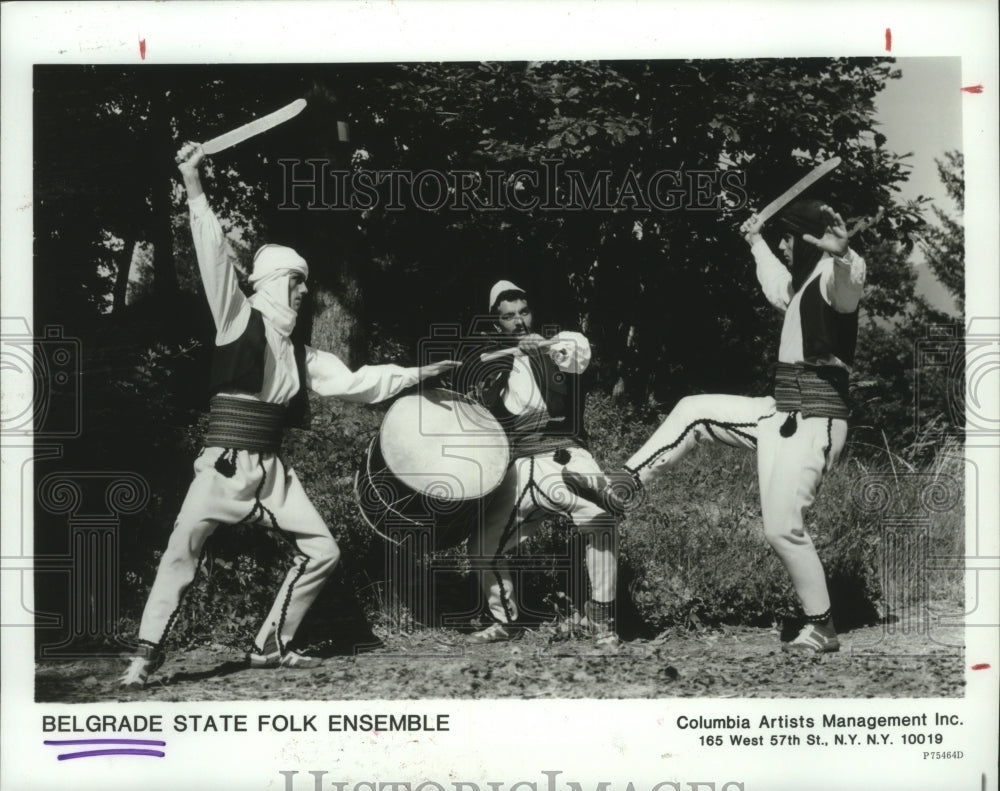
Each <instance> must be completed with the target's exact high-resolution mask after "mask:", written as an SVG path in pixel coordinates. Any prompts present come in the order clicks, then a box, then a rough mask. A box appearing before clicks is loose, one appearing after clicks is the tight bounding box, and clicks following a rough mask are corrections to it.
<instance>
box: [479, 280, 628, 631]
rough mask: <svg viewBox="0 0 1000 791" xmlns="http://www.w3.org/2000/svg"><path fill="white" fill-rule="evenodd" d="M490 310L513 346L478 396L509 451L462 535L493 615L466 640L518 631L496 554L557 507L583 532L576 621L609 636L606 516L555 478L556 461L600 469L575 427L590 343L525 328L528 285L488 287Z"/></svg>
mask: <svg viewBox="0 0 1000 791" xmlns="http://www.w3.org/2000/svg"><path fill="white" fill-rule="evenodd" d="M490 312H491V313H492V314H493V317H494V326H495V328H496V330H497V332H498V333H499V334H500V335H501V336H506V337H507V338H509V339H517V340H518V344H517V350H518V351H517V353H516V354H512V355H509V356H507V357H504V358H502V360H501V361H498V362H497V363H495V364H494V365H493V367H492V368H491V369H490V374H491V375H490V376H488V377H487V381H486V382H484V383H482V384H483V386H482V387H481V388H480V397H481V399H482V400H483V402H484V403H485V404H486V406H487V407H488V408H489V409H490V410H491V411H492V412H493V413H494V414H495V415H496V416H497V417H498V418H499V419H500V422H501V423H502V424H503V426H504V428H505V430H506V431H507V434H508V436H509V438H510V442H511V449H512V455H513V459H514V460H513V462H512V463H511V465H510V468H509V469H508V471H507V475H506V477H505V478H504V480H503V481H502V482H501V484H500V487H499V488H498V489H497V491H496V492H495V494H494V495H493V498H492V499H491V501H490V503H489V505H488V506H487V510H486V514H485V517H484V520H483V525H482V526H481V528H479V529H477V531H475V532H474V533H473V536H472V538H471V539H470V542H469V553H470V555H471V556H473V557H484V556H485V557H488V558H492V563H491V567H490V569H489V570H488V571H484V572H483V576H482V584H483V590H484V592H485V594H486V598H487V603H488V607H489V612H490V614H491V615H492V617H493V618H494V621H495V622H494V623H493V624H492V625H490V626H488V627H487V628H485V629H483V630H481V631H479V632H476V633H474V634H473V635H472V636H471V637H470V640H472V642H477V643H490V642H497V641H501V640H510V639H512V638H514V637H516V636H518V631H517V620H518V615H519V611H518V606H517V597H516V595H515V589H514V585H513V582H512V578H511V574H510V570H509V569H508V568H507V567H506V565H505V563H504V561H503V554H504V552H505V551H506V550H507V549H508V548H510V547H512V546H514V545H515V544H517V543H518V542H520V541H523V540H524V539H526V538H528V537H529V535H531V534H532V533H533V532H534V530H535V529H536V528H537V527H538V524H539V523H540V522H541V520H543V519H545V518H546V517H547V516H549V515H552V514H559V515H563V516H568V517H569V518H570V519H571V520H572V521H573V523H574V525H576V527H577V529H578V530H580V531H581V532H584V533H586V534H587V539H588V544H587V548H586V550H585V556H586V563H587V571H588V573H589V577H590V587H591V591H590V599H589V600H588V601H586V603H585V604H584V619H583V625H584V627H585V628H586V629H587V631H589V632H590V633H591V634H593V635H595V636H596V637H597V640H598V643H599V644H600V645H614V644H615V643H616V642H617V637H616V635H615V632H614V612H613V610H614V598H615V575H616V561H615V545H614V528H615V519H614V517H613V516H612V515H610V514H608V513H607V512H606V511H605V510H603V509H602V508H600V507H598V506H596V505H595V504H594V503H592V502H590V501H588V500H586V499H583V498H581V497H577V496H576V495H575V494H573V493H571V492H569V491H568V490H567V488H566V485H565V484H564V482H563V479H562V471H563V470H564V469H565V470H572V471H575V472H577V473H579V474H582V475H594V474H598V473H600V468H599V467H598V465H597V463H596V462H595V461H594V458H593V457H592V456H591V455H590V452H589V451H588V450H587V449H586V444H585V432H584V429H583V403H584V402H583V395H584V394H583V390H582V387H581V384H580V374H582V373H583V372H584V370H586V368H587V366H588V365H589V364H590V343H589V342H588V341H587V339H586V337H584V336H583V335H582V334H580V333H578V332H560V333H559V334H558V335H556V336H555V337H554V338H553V339H550V340H548V341H547V340H546V339H545V338H543V337H542V336H541V335H538V334H536V333H534V332H532V325H533V321H534V317H533V315H532V311H531V308H530V306H529V305H528V298H527V295H526V294H525V292H524V291H523V290H522V289H520V288H519V287H518V286H516V285H514V284H513V283H511V282H510V281H508V280H501V281H499V282H497V283H496V284H495V285H494V286H493V288H492V289H491V290H490Z"/></svg>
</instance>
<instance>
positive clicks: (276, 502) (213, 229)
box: [121, 143, 456, 687]
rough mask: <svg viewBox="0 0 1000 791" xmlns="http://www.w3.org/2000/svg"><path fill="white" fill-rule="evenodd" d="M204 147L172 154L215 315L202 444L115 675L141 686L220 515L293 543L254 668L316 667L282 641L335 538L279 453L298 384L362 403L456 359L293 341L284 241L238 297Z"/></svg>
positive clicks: (323, 576)
mask: <svg viewBox="0 0 1000 791" xmlns="http://www.w3.org/2000/svg"><path fill="white" fill-rule="evenodd" d="M203 156H204V152H203V151H202V148H201V146H200V145H198V144H196V143H188V144H186V145H185V146H184V147H183V148H181V150H180V152H179V153H178V156H177V161H178V166H179V169H180V171H181V174H182V175H183V177H184V184H185V188H186V189H187V195H188V205H189V207H190V210H191V231H192V234H193V236H194V248H195V254H196V256H197V259H198V268H199V270H200V272H201V277H202V281H203V283H204V285H205V296H206V297H207V299H208V304H209V307H210V308H211V311H212V317H213V319H214V320H215V326H216V336H215V354H214V357H213V361H212V374H211V389H212V393H213V397H212V402H211V413H210V416H209V425H208V432H207V434H206V436H205V443H204V444H205V447H204V449H203V450H202V451H201V453H200V454H199V455H198V458H197V459H196V460H195V463H194V471H195V475H194V480H193V481H192V483H191V486H190V488H189V489H188V493H187V496H186V497H185V499H184V503H183V505H182V506H181V510H180V514H179V515H178V516H177V521H176V522H175V524H174V529H173V532H172V533H171V536H170V540H169V542H168V544H167V548H166V551H165V552H164V553H163V557H162V558H161V559H160V565H159V569H158V570H157V574H156V579H155V581H154V582H153V587H152V589H151V590H150V592H149V598H148V600H147V602H146V607H145V609H144V611H143V614H142V621H141V623H140V626H139V646H138V650H137V651H136V654H135V656H134V657H133V658H132V660H131V662H130V664H129V667H128V669H127V670H126V671H125V674H124V675H123V676H122V679H121V681H122V684H123V685H124V686H128V687H141V686H143V685H144V684H145V682H146V680H147V678H148V676H149V675H150V674H151V673H152V672H154V671H155V670H156V669H157V668H159V667H160V665H162V664H163V661H164V659H165V652H164V642H165V640H166V638H167V635H168V633H169V631H170V627H171V626H172V624H173V622H174V620H175V618H176V617H177V615H178V613H179V611H180V605H181V602H182V600H183V596H184V592H185V591H186V590H187V589H188V587H189V586H190V585H191V583H192V582H193V581H194V578H195V574H196V571H197V568H198V564H199V559H200V556H201V552H202V549H203V547H204V545H205V541H206V540H207V539H208V537H209V536H210V535H211V534H212V533H213V532H214V531H215V528H216V527H217V526H218V525H219V524H220V523H228V524H259V525H263V526H265V527H268V528H276V529H279V530H281V531H283V532H284V533H285V534H286V535H288V536H289V537H290V538H291V539H292V540H293V541H294V543H295V547H296V549H297V554H296V558H295V561H294V563H293V565H292V568H291V569H289V571H288V574H287V575H286V577H285V580H284V583H283V584H282V586H281V588H280V589H279V591H278V594H277V596H276V597H275V600H274V604H273V606H272V607H271V611H270V612H269V613H268V615H267V617H266V618H265V619H264V623H263V624H262V625H261V627H260V631H259V632H258V634H257V638H256V640H255V641H254V647H253V650H252V651H251V652H250V653H249V654H248V655H247V659H248V663H249V665H250V666H251V667H278V666H281V667H299V668H305V667H314V666H315V665H318V664H319V661H320V660H318V659H317V658H315V657H309V656H306V655H304V654H301V653H298V652H297V651H295V650H293V649H292V648H291V645H290V644H291V643H292V639H293V638H294V636H295V632H296V630H297V629H298V627H299V625H300V623H301V622H302V619H303V617H304V616H305V614H306V611H307V610H308V609H309V606H310V605H311V604H312V603H313V601H314V600H315V599H316V596H317V595H318V594H319V592H320V590H321V588H322V587H323V585H324V583H325V582H326V581H327V579H328V578H329V577H330V574H331V573H332V572H333V570H334V567H335V566H336V565H337V561H338V559H339V556H340V552H339V550H338V548H337V542H336V541H335V540H334V538H333V536H332V535H331V534H330V530H329V529H328V528H327V526H326V524H325V523H324V521H323V518H322V517H321V516H320V514H319V512H318V511H317V510H316V508H315V507H314V506H313V504H312V503H311V502H310V501H309V498H308V496H307V495H306V493H305V490H304V489H303V488H302V484H301V483H300V482H299V479H298V477H297V476H296V474H295V471H294V470H293V469H292V468H291V467H289V466H286V465H285V463H284V462H283V461H282V459H281V456H280V455H279V451H280V446H281V437H282V431H283V428H284V427H285V426H287V425H302V422H303V420H304V419H305V416H306V412H307V408H308V399H307V396H306V388H308V389H309V390H312V391H313V392H315V393H317V394H319V395H321V396H336V397H338V398H342V399H345V400H347V401H356V402H361V403H366V404H372V403H376V402H378V401H382V400H384V399H387V398H390V397H392V396H394V395H396V394H397V393H399V392H400V391H401V390H404V389H405V388H407V387H411V386H413V385H415V384H416V383H417V382H418V381H420V380H421V379H425V378H427V377H430V376H436V375H437V374H440V373H442V372H443V371H445V370H447V369H449V368H451V367H453V366H454V365H455V364H456V363H454V362H452V361H450V360H449V361H443V362H439V363H435V364H434V365H427V366H423V367H422V368H402V367H400V366H398V365H373V366H363V367H361V368H359V369H358V370H357V371H351V370H350V369H349V368H348V367H347V366H346V365H344V363H343V362H341V361H340V359H339V358H337V357H336V356H335V355H333V354H330V353H329V352H324V351H320V350H318V349H313V348H311V347H309V346H305V345H297V344H293V343H292V340H291V337H290V336H291V334H292V330H293V329H294V328H295V320H296V318H297V316H298V311H299V308H300V307H301V305H302V300H303V298H304V296H305V294H306V293H307V288H306V279H307V278H308V276H309V268H308V265H307V264H306V262H305V260H304V259H303V258H302V257H301V256H300V255H299V254H298V253H296V252H295V251H294V250H293V249H291V248H290V247H282V246H280V245H264V246H263V247H262V248H261V249H260V250H258V252H257V254H256V256H255V257H254V263H253V274H252V275H251V277H250V283H251V284H252V285H253V288H254V294H253V295H252V296H251V297H249V298H247V297H245V296H244V295H243V293H242V291H240V288H239V286H238V283H237V278H236V271H235V270H234V268H233V266H232V264H231V262H230V261H229V258H228V255H227V248H228V246H227V243H226V238H225V235H224V233H223V231H222V227H221V226H220V225H219V221H218V219H217V218H216V217H215V214H213V212H212V210H211V208H210V207H209V205H208V200H207V198H206V197H205V194H204V191H203V190H202V186H201V179H200V176H199V174H198V164H199V163H200V161H201V159H202V157H203Z"/></svg>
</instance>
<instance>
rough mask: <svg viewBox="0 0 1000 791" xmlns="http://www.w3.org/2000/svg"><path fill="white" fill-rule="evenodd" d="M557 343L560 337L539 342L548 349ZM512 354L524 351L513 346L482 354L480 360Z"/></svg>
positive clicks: (489, 359)
mask: <svg viewBox="0 0 1000 791" xmlns="http://www.w3.org/2000/svg"><path fill="white" fill-rule="evenodd" d="M557 343H559V339H558V338H550V339H549V340H547V341H540V342H539V343H538V348H539V349H547V348H548V347H549V346H553V345H555V344H557ZM511 354H523V352H522V351H521V350H520V349H519V348H518V347H517V346H512V347H511V348H509V349H501V350H500V351H498V352H486V353H485V354H480V355H479V362H481V363H488V362H490V361H491V360H499V359H500V358H501V357H507V356H508V355H511Z"/></svg>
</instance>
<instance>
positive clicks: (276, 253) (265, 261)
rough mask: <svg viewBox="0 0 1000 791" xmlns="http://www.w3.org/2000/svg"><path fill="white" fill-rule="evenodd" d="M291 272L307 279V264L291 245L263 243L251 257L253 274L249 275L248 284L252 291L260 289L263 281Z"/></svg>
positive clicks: (266, 281)
mask: <svg viewBox="0 0 1000 791" xmlns="http://www.w3.org/2000/svg"><path fill="white" fill-rule="evenodd" d="M292 273H297V274H300V275H302V277H303V279H306V280H308V278H309V265H308V264H307V263H306V261H305V259H304V258H303V257H302V256H300V255H299V254H298V253H296V252H295V251H294V250H293V249H292V248H291V247H283V246H282V245H280V244H265V245H264V246H263V247H261V248H260V249H259V250H258V251H257V254H256V255H255V256H254V257H253V274H252V275H250V284H251V285H252V286H253V288H254V291H260V289H261V287H262V286H263V285H264V284H265V283H268V282H269V281H271V280H274V279H275V278H276V277H282V276H285V275H290V274H292Z"/></svg>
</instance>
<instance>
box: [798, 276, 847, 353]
mask: <svg viewBox="0 0 1000 791" xmlns="http://www.w3.org/2000/svg"><path fill="white" fill-rule="evenodd" d="M819 281H820V278H819V277H814V278H813V279H812V280H811V281H809V284H808V285H807V286H806V287H805V289H803V291H802V299H801V300H800V301H799V317H800V320H801V323H802V359H803V360H805V361H806V362H807V363H808V362H811V361H813V360H823V359H825V358H829V357H830V356H831V355H834V356H836V357H837V359H838V360H840V361H841V362H843V363H844V364H845V365H853V364H854V351H855V348H856V347H857V344H858V310H857V308H855V309H854V310H853V311H851V312H850V313H839V312H838V311H836V310H834V309H833V308H832V307H831V306H830V305H828V304H827V302H826V300H825V299H823V294H822V293H821V291H820V284H819Z"/></svg>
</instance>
